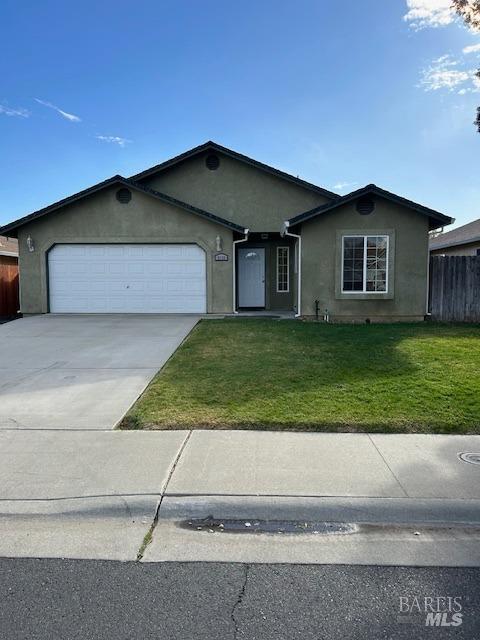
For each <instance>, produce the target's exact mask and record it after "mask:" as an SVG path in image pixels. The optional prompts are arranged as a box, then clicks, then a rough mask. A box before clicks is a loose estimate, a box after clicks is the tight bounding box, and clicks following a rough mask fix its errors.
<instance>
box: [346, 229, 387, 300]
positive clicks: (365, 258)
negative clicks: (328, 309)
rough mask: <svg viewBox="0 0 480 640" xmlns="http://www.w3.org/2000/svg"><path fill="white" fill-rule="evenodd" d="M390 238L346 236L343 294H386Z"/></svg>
mask: <svg viewBox="0 0 480 640" xmlns="http://www.w3.org/2000/svg"><path fill="white" fill-rule="evenodd" d="M387 254H388V237H387V236H344V238H343V281H342V291H344V292H350V291H353V292H360V293H370V292H374V293H378V292H379V293H385V292H386V291H387V260H388V255H387Z"/></svg>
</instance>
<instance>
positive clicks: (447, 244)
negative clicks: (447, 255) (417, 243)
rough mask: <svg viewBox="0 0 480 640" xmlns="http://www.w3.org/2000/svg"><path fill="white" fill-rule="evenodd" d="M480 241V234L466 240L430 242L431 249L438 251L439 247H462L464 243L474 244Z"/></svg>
mask: <svg viewBox="0 0 480 640" xmlns="http://www.w3.org/2000/svg"><path fill="white" fill-rule="evenodd" d="M475 242H480V236H474V237H472V238H468V239H466V240H465V239H464V240H456V241H453V242H442V244H430V247H429V248H430V251H438V250H439V249H448V247H460V246H462V245H464V244H474V243H475Z"/></svg>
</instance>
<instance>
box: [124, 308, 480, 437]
mask: <svg viewBox="0 0 480 640" xmlns="http://www.w3.org/2000/svg"><path fill="white" fill-rule="evenodd" d="M122 427H123V428H154V429H183V428H215V429H224V428H225V429H233V428H248V429H299V430H318V431H386V432H409V431H411V432H440V433H466V432H471V433H480V326H479V325H443V324H429V323H425V324H390V325H326V324H315V323H305V322H299V321H295V320H282V321H278V320H277V321H276V320H251V319H226V320H204V321H202V322H201V323H200V324H199V325H198V326H197V327H196V328H195V329H194V330H193V332H192V333H191V334H190V336H189V337H188V339H187V340H186V341H185V342H184V344H183V345H182V346H181V347H180V349H179V350H178V351H177V352H176V353H175V355H174V356H173V357H172V358H171V359H170V360H169V362H168V363H167V364H166V366H165V367H164V368H163V370H162V371H161V372H160V373H159V374H158V375H157V376H156V378H155V379H154V380H153V382H152V383H151V384H150V386H149V387H148V389H147V390H146V391H145V393H144V394H143V396H142V397H141V398H140V399H139V400H138V401H137V403H136V404H135V405H134V407H133V408H132V409H131V411H130V412H129V414H128V415H127V416H126V417H125V419H124V421H123V424H122Z"/></svg>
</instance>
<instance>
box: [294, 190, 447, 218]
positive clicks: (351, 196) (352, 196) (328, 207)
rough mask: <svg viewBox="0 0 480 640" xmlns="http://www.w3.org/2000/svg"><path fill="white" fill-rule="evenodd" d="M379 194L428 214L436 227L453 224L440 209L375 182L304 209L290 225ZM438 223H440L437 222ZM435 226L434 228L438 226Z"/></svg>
mask: <svg viewBox="0 0 480 640" xmlns="http://www.w3.org/2000/svg"><path fill="white" fill-rule="evenodd" d="M369 194H373V195H378V196H381V197H382V198H385V199H386V200H390V201H391V202H395V203H397V204H400V205H403V206H404V207H408V208H409V209H413V210H414V211H418V213H422V214H424V215H427V216H428V217H429V218H430V220H432V221H434V223H435V224H436V227H440V226H443V225H447V224H451V223H452V222H453V220H454V219H453V218H450V217H449V216H446V215H444V214H443V213H440V212H439V211H435V210H434V209H429V208H428V207H424V206H423V205H421V204H418V203H416V202H413V201H412V200H407V199H406V198H402V197H401V196H397V195H396V194H395V193H391V192H390V191H385V189H381V188H380V187H377V186H376V185H375V184H368V185H367V186H366V187H362V188H361V189H357V190H356V191H352V192H351V193H347V194H346V195H345V196H342V197H339V198H337V199H336V200H334V201H333V202H329V203H327V204H324V205H321V206H320V207H315V208H314V209H310V210H309V211H304V212H303V213H299V214H298V215H296V216H294V217H293V218H290V219H289V220H287V223H288V226H290V227H291V226H294V225H296V224H300V223H301V222H306V221H307V220H310V219H311V218H314V217H316V216H318V215H321V214H322V213H326V212H327V211H332V209H336V208H337V207H340V206H341V205H343V204H347V203H348V202H352V201H353V200H356V199H357V198H360V197H362V196H365V195H369ZM437 223H438V224H437ZM436 227H435V226H434V227H432V228H436Z"/></svg>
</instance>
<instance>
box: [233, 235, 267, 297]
mask: <svg viewBox="0 0 480 640" xmlns="http://www.w3.org/2000/svg"><path fill="white" fill-rule="evenodd" d="M238 306H239V307H264V306H265V249H263V248H262V249H245V248H243V247H242V248H241V249H240V248H239V249H238Z"/></svg>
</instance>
